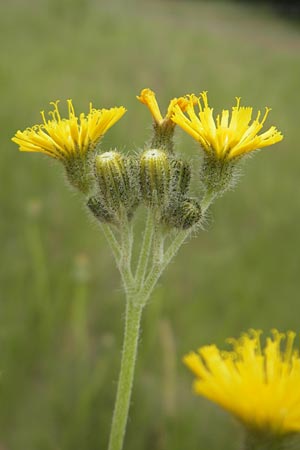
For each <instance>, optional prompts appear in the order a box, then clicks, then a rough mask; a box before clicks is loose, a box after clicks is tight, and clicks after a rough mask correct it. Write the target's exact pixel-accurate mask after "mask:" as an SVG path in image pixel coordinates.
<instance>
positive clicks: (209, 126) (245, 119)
mask: <svg viewBox="0 0 300 450" xmlns="http://www.w3.org/2000/svg"><path fill="white" fill-rule="evenodd" d="M202 103H203V104H202ZM196 104H197V105H198V108H199V113H198V115H197V114H196V112H195V109H194V106H195V105H196ZM185 109H186V112H187V115H188V117H187V116H186V115H185V114H184V110H182V108H181V107H180V105H175V106H174V109H173V111H174V112H173V115H172V120H173V122H174V123H176V124H178V125H179V126H180V127H181V128H182V129H183V130H184V131H186V132H187V133H188V134H190V135H191V136H192V137H193V138H194V139H196V141H198V142H200V144H201V146H202V147H203V149H204V150H205V151H206V152H207V153H208V154H209V155H210V156H213V157H215V158H217V159H220V160H232V159H233V158H238V157H240V156H242V155H245V154H246V153H249V152H252V151H254V150H258V149H260V148H263V147H266V146H268V145H272V144H275V143H276V142H279V141H281V140H282V139H283V136H282V134H281V133H280V132H279V131H278V130H277V129H276V128H275V127H274V126H272V127H270V128H269V129H268V130H267V131H265V132H264V133H262V134H260V135H258V133H259V131H260V130H261V129H262V127H263V125H264V123H265V121H266V118H267V116H268V114H269V111H270V109H269V108H266V112H265V114H264V116H263V118H262V119H260V116H261V112H260V111H258V113H257V116H256V118H255V119H254V120H253V121H252V122H251V118H252V108H251V107H244V106H240V99H239V98H237V103H236V106H233V107H232V111H231V117H230V113H229V111H228V110H223V111H222V114H218V115H217V118H216V120H215V119H214V116H213V108H210V107H209V105H208V99H207V93H206V92H202V94H200V97H199V98H197V97H196V96H195V95H194V94H192V95H190V96H189V103H188V105H187V106H185Z"/></svg>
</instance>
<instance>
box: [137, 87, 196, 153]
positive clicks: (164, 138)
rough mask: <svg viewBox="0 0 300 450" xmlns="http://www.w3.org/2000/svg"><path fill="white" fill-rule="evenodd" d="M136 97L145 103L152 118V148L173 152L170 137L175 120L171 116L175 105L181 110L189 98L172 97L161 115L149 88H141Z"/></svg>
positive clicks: (186, 104)
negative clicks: (164, 113)
mask: <svg viewBox="0 0 300 450" xmlns="http://www.w3.org/2000/svg"><path fill="white" fill-rule="evenodd" d="M137 99H138V100H139V101H140V102H141V103H143V104H144V105H146V106H147V107H148V109H149V111H150V113H151V115H152V118H153V128H154V136H153V138H152V143H151V146H152V147H153V148H161V149H164V150H166V151H168V152H170V153H172V152H173V141H172V137H173V134H174V128H175V122H174V121H172V119H171V118H172V116H173V114H174V112H175V109H174V108H175V107H176V106H178V107H179V108H180V110H181V111H185V109H186V107H187V106H188V104H189V100H188V99H187V98H185V97H179V98H173V99H172V100H171V101H170V103H169V106H168V109H167V113H166V115H165V116H164V117H163V116H162V114H161V111H160V108H159V106H158V103H157V100H156V96H155V93H154V92H153V91H152V90H151V89H148V88H146V89H143V90H142V91H141V93H140V95H139V96H137Z"/></svg>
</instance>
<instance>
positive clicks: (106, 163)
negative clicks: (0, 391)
mask: <svg viewBox="0 0 300 450" xmlns="http://www.w3.org/2000/svg"><path fill="white" fill-rule="evenodd" d="M95 173H96V179H97V181H98V188H99V194H100V199H101V202H102V204H103V205H105V207H106V209H107V210H109V211H112V212H113V213H115V214H116V215H117V216H118V215H119V216H120V214H121V212H122V211H121V210H122V209H124V210H125V211H126V212H127V216H128V217H129V218H130V217H131V216H132V214H133V210H134V209H135V207H136V206H137V204H138V202H139V182H138V165H137V162H136V161H135V160H134V159H133V158H126V157H124V156H123V155H121V154H120V153H118V152H116V151H109V152H105V153H102V154H100V155H97V156H96V159H95Z"/></svg>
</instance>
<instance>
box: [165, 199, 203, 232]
mask: <svg viewBox="0 0 300 450" xmlns="http://www.w3.org/2000/svg"><path fill="white" fill-rule="evenodd" d="M200 219H201V207H200V204H199V203H198V202H197V201H196V200H194V199H193V198H184V197H183V198H182V199H181V200H180V201H178V202H177V203H174V205H172V204H170V205H169V206H168V208H166V210H165V211H164V213H163V215H162V222H163V223H164V224H165V225H167V226H169V227H173V228H179V229H182V230H187V229H188V228H191V227H192V226H194V225H196V223H198V222H199V221H200Z"/></svg>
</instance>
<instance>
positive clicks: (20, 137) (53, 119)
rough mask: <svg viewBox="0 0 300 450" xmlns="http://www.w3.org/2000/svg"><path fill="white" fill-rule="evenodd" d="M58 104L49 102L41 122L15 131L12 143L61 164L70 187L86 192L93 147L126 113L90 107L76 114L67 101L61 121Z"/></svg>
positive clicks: (114, 109) (70, 102) (116, 109)
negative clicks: (51, 107)
mask: <svg viewBox="0 0 300 450" xmlns="http://www.w3.org/2000/svg"><path fill="white" fill-rule="evenodd" d="M58 103H59V102H58V101H57V102H52V103H51V105H52V106H53V110H52V111H50V112H49V115H50V119H48V120H47V119H46V116H45V113H44V111H42V112H41V115H42V120H43V122H42V123H41V124H39V125H34V126H33V127H31V128H27V129H26V130H24V131H20V130H19V131H17V132H16V134H15V136H14V137H13V138H12V141H13V142H15V143H16V144H18V145H19V148H20V151H25V152H40V153H44V154H45V155H48V156H50V157H52V158H55V159H58V160H60V161H62V162H63V163H64V165H65V167H66V169H67V174H68V177H69V179H70V181H71V184H73V185H74V186H76V187H78V188H79V189H80V190H82V191H85V190H87V188H88V184H89V180H88V178H89V177H90V167H89V166H90V162H91V161H90V160H91V154H92V153H93V152H94V150H95V148H96V145H97V144H98V142H99V141H100V139H101V138H102V136H103V135H104V134H105V133H106V131H107V130H109V128H111V127H112V126H113V125H114V124H115V123H116V122H117V121H118V120H119V119H120V118H121V117H122V116H123V114H124V113H125V112H126V109H125V108H124V107H123V106H121V107H116V108H110V109H95V108H93V106H92V104H90V111H89V113H88V114H84V113H81V114H80V115H79V117H78V116H77V115H76V113H75V110H74V107H73V104H72V100H68V101H67V104H68V117H67V118H62V117H61V115H60V112H59V108H58Z"/></svg>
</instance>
